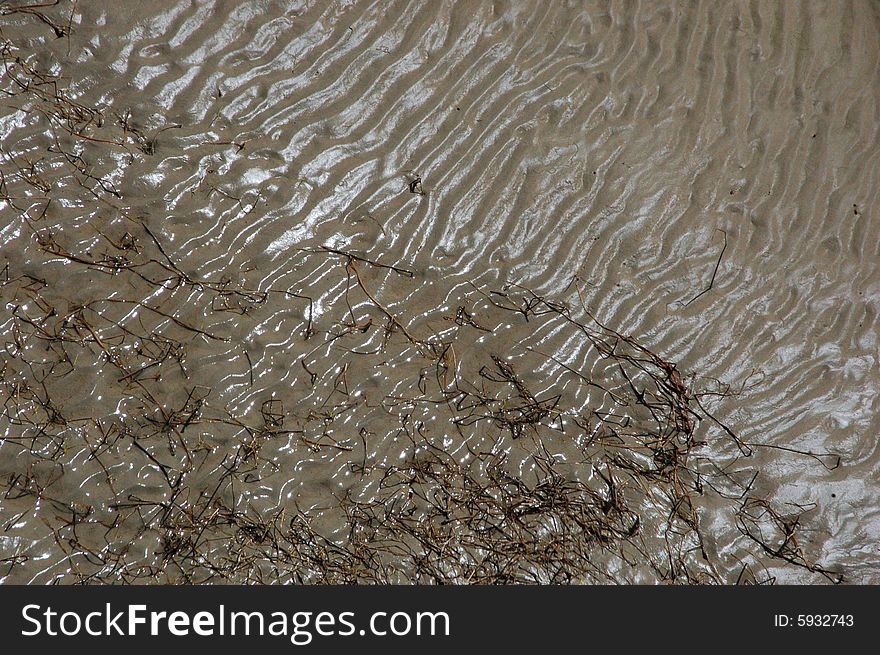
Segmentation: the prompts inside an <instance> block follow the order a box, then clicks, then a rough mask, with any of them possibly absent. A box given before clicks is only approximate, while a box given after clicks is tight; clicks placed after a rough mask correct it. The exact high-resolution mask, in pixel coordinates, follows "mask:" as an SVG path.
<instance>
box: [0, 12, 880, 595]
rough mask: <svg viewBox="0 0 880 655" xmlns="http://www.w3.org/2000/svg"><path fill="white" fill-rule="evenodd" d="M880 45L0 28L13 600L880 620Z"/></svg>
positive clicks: (511, 34)
mask: <svg viewBox="0 0 880 655" xmlns="http://www.w3.org/2000/svg"><path fill="white" fill-rule="evenodd" d="M878 35H880V9H878V5H877V4H876V3H872V2H868V1H852V2H834V3H825V2H798V3H783V2H779V3H777V2H769V1H768V2H731V3H715V2H699V3H683V2H682V3H673V2H669V3H666V2H645V3H639V2H587V3H564V2H525V1H524V2H502V1H499V2H494V3H493V2H460V3H449V2H429V3H427V2H387V3H386V2H375V3H369V2H346V3H343V2H311V3H309V2H302V3H299V2H250V1H248V2H237V1H236V2H158V1H157V2H149V3H125V4H124V9H123V6H122V5H121V4H120V3H118V2H116V3H113V2H100V1H88V2H83V1H82V0H81V1H80V2H77V3H65V2H60V3H58V4H57V5H52V6H42V5H35V4H31V3H26V2H2V3H0V40H2V49H3V50H2V55H3V70H2V73H3V78H2V82H0V89H2V103H0V171H2V178H0V270H2V272H0V300H2V313H0V337H2V339H0V341H2V345H3V350H2V353H0V358H2V365H0V366H2V380H0V382H2V386H0V397H2V400H3V416H2V418H0V426H2V427H0V436H2V442H0V491H2V496H0V579H2V580H3V581H4V582H6V583H34V584H45V583H52V582H61V583H74V582H139V583H141V582H147V583H149V582H172V583H183V582H222V581H233V582H279V581H280V582H288V581H293V582H297V581H304V582H388V581H390V582H428V583H435V582H453V583H478V582H490V583H509V582H597V583H605V582H622V583H627V582H648V583H656V582H700V583H712V582H715V583H725V584H727V583H736V582H747V583H748V582H758V583H762V582H772V581H781V582H803V583H817V584H818V583H829V582H836V581H839V580H841V579H842V580H843V581H844V582H847V583H880V544H878V537H880V486H878V484H877V480H878V463H880V454H878V445H877V444H878V440H877V436H878V434H880V418H878V416H880V413H878V409H880V408H878V387H880V374H878V341H877V334H878V318H877V316H878V305H880V272H878V261H880V227H878V214H877V212H878V201H880V197H878V189H880V185H878V180H880V135H878V126H880V116H878V111H880V75H878V63H880V41H878Z"/></svg>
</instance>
